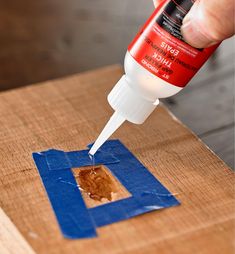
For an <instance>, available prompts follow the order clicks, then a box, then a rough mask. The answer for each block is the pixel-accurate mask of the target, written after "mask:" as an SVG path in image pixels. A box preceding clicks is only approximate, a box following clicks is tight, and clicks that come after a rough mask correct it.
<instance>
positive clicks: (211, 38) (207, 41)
mask: <svg viewBox="0 0 235 254" xmlns="http://www.w3.org/2000/svg"><path fill="white" fill-rule="evenodd" d="M181 32H182V35H183V37H184V39H185V41H186V42H187V43H189V44H191V45H192V46H193V47H196V48H206V47H209V46H212V45H214V44H216V43H218V42H220V41H222V40H224V39H226V38H229V37H230V36H232V35H233V34H234V0H223V1H222V0H197V1H196V2H195V3H194V5H193V6H192V8H191V10H190V11H189V12H188V14H187V15H186V16H185V18H184V20H183V25H182V27H181Z"/></svg>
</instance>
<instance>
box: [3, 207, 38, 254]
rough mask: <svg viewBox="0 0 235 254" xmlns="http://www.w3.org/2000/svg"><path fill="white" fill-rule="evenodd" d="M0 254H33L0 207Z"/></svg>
mask: <svg viewBox="0 0 235 254" xmlns="http://www.w3.org/2000/svg"><path fill="white" fill-rule="evenodd" d="M0 253H1V254H14V253H17V254H25V253H29V254H35V252H34V251H33V249H32V248H31V246H30V245H29V244H28V243H27V242H26V241H25V239H24V238H23V237H22V235H21V234H20V232H19V231H18V230H17V228H16V227H15V225H14V224H13V223H12V221H11V220H10V219H9V218H8V217H7V215H6V214H5V213H4V211H3V210H2V209H1V207H0Z"/></svg>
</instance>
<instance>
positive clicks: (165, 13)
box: [128, 0, 218, 87]
mask: <svg viewBox="0 0 235 254" xmlns="http://www.w3.org/2000/svg"><path fill="white" fill-rule="evenodd" d="M193 3H194V1H193V0H165V1H162V2H161V4H160V5H159V6H158V7H157V8H156V10H155V11H154V13H153V14H152V16H151V17H150V18H149V19H148V20H147V22H146V24H145V25H144V26H143V28H142V29H141V30H140V32H139V33H138V34H137V36H136V37H135V38H134V40H133V41H132V43H131V44H130V45H129V47H128V51H129V52H130V54H131V55H132V57H133V58H134V59H135V60H136V61H137V62H138V63H139V64H140V65H142V66H143V67H144V68H145V69H147V70H148V71H150V72H151V73H153V74H154V75H156V76H158V77H159V78H161V79H163V80H165V81H167V82H169V83H171V84H173V85H175V86H179V87H184V86H186V85H187V83H188V82H189V81H190V79H191V78H192V77H193V76H194V75H195V74H196V72H197V71H198V70H199V69H200V68H201V66H202V65H203V64H204V63H205V62H206V60H207V59H208V58H209V56H210V55H211V54H212V53H213V52H214V51H215V49H216V48H217V47H218V44H217V45H215V46H212V47H209V48H205V49H197V48H193V47H192V46H190V45H188V44H187V43H186V42H185V41H184V39H183V37H182V35H181V32H180V28H181V25H182V21H183V18H184V16H185V15H186V14H187V13H188V11H189V10H190V8H191V7H192V5H193Z"/></svg>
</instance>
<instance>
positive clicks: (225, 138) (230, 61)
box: [0, 0, 235, 168]
mask: <svg viewBox="0 0 235 254" xmlns="http://www.w3.org/2000/svg"><path fill="white" fill-rule="evenodd" d="M153 9H154V7H153V3H152V0H125V1H115V0H40V1H32V0H17V1H1V8H0V92H3V91H4V90H8V89H13V88H18V87H22V86H26V85H29V84H31V83H38V82H41V81H45V80H48V79H54V78H59V77H63V76H67V75H70V74H74V73H79V72H81V71H86V70H90V69H93V68H97V67H101V66H105V65H110V64H116V63H120V64H122V63H123V59H124V55H125V52H126V48H127V46H128V44H129V43H130V41H131V40H132V38H133V37H134V35H135V34H136V33H137V31H138V29H139V28H140V26H141V25H142V24H143V23H144V22H145V20H146V19H147V18H148V16H149V15H150V14H151V13H152V11H153ZM234 59H235V52H234V40H233V39H229V40H227V41H226V42H224V43H223V44H222V45H221V47H220V48H219V50H218V51H217V53H216V54H214V55H213V57H212V58H211V60H210V61H209V62H208V63H207V64H206V65H205V66H204V67H203V69H202V70H201V71H200V73H199V74H198V75H197V76H196V77H195V78H194V79H193V80H192V82H191V83H190V85H189V86H188V87H187V88H186V89H184V90H183V91H182V92H181V93H179V94H178V95H176V96H174V97H172V98H170V99H167V100H163V103H164V104H166V105H167V107H168V108H170V110H171V111H172V112H173V113H174V114H175V115H176V116H177V117H178V118H179V119H180V120H181V121H182V122H183V123H184V124H186V125H187V126H188V127H189V128H190V129H192V130H193V131H194V132H195V133H196V134H197V135H198V136H199V137H200V138H201V139H202V140H203V141H204V142H205V143H206V144H207V145H208V146H209V147H210V148H211V149H212V150H213V151H214V152H215V153H216V154H218V155H219V156H220V157H221V158H222V159H223V160H224V161H225V162H226V163H227V164H228V165H230V166H231V167H232V168H234ZM19 103H20V102H19Z"/></svg>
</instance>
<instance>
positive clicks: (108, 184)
mask: <svg viewBox="0 0 235 254" xmlns="http://www.w3.org/2000/svg"><path fill="white" fill-rule="evenodd" d="M78 182H79V186H80V188H81V189H82V190H83V191H84V192H85V193H87V195H89V197H90V198H92V199H94V200H98V201H101V200H102V199H103V198H104V199H108V200H109V201H112V193H114V192H117V189H116V185H115V183H114V181H113V180H112V178H111V177H110V176H109V174H108V173H107V172H105V170H104V169H103V168H102V166H95V167H94V168H88V169H82V170H81V171H80V172H79V175H78Z"/></svg>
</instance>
